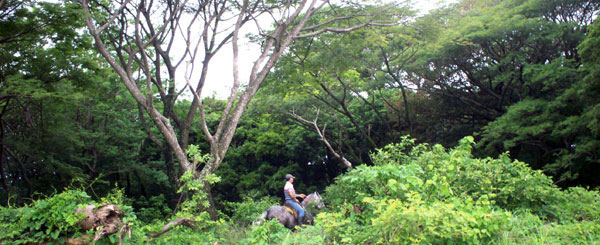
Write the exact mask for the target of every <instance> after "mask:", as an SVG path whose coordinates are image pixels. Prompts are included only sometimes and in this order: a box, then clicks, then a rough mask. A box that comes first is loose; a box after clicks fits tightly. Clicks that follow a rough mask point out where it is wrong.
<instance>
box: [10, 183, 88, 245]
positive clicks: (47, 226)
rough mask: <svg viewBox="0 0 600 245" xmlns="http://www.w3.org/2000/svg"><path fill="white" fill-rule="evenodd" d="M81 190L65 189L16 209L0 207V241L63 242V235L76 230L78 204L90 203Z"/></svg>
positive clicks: (79, 216) (12, 242)
mask: <svg viewBox="0 0 600 245" xmlns="http://www.w3.org/2000/svg"><path fill="white" fill-rule="evenodd" d="M91 201H92V200H91V198H90V196H88V195H87V194H86V193H85V192H82V191H75V190H67V191H64V192H62V193H60V194H56V195H53V196H51V197H49V198H46V199H40V200H37V201H35V202H33V203H32V204H31V205H28V206H24V207H20V208H7V207H0V224H2V232H0V243H3V244H26V243H45V242H49V241H52V242H58V243H64V242H65V241H66V237H67V235H70V234H74V233H76V232H77V231H79V227H78V226H77V225H76V224H77V222H78V221H79V220H80V219H81V218H83V217H84V215H83V214H75V210H76V209H77V207H78V206H85V205H88V204H91V203H92V202H91Z"/></svg>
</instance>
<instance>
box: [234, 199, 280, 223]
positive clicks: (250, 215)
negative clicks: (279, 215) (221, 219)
mask: <svg viewBox="0 0 600 245" xmlns="http://www.w3.org/2000/svg"><path fill="white" fill-rule="evenodd" d="M273 205H279V204H278V198H276V197H271V196H265V197H262V198H261V199H259V200H253V199H251V198H245V199H244V201H243V202H238V203H229V207H230V209H231V211H232V215H231V220H232V221H233V222H234V223H235V224H237V225H241V226H248V225H250V224H252V222H254V221H255V220H257V219H258V218H260V215H261V214H262V212H264V211H265V210H267V208H269V207H270V206H273Z"/></svg>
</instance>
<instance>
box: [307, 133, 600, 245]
mask: <svg viewBox="0 0 600 245" xmlns="http://www.w3.org/2000/svg"><path fill="white" fill-rule="evenodd" d="M474 144H475V142H474V139H473V137H466V138H464V139H462V140H461V141H460V142H459V145H458V146H456V147H455V148H453V149H448V150H446V149H444V148H443V147H442V146H440V145H435V146H428V145H424V144H422V145H416V146H415V145H414V144H413V143H412V142H411V140H409V139H408V138H407V139H405V140H404V141H403V142H402V143H399V144H396V145H390V146H388V147H386V148H385V149H381V150H379V151H378V152H377V153H374V154H373V159H376V161H380V160H381V161H384V162H379V163H377V165H375V166H369V167H367V166H364V165H361V166H358V167H357V168H356V169H354V170H352V171H350V172H348V173H346V174H344V175H342V176H339V177H338V178H336V182H335V183H334V184H333V185H331V186H329V187H328V188H327V192H326V194H327V195H326V201H327V202H328V204H329V205H330V208H331V209H330V210H331V211H328V212H326V213H321V214H319V215H318V217H317V221H318V225H319V224H320V225H322V227H323V229H324V230H325V232H326V233H327V238H328V239H329V241H331V242H341V243H392V244H396V243H426V244H428V243H433V244H443V243H486V242H492V243H494V241H496V242H497V241H499V240H503V239H507V238H506V237H504V236H505V235H506V234H505V232H506V231H510V233H511V234H518V233H519V232H522V231H517V230H518V229H519V228H520V227H529V228H527V229H544V227H545V226H546V225H547V224H552V223H553V222H559V223H560V224H561V225H564V226H565V227H569V228H568V229H577V228H576V227H580V226H588V225H589V224H588V223H586V222H589V221H590V220H596V221H597V220H598V219H600V205H599V204H600V194H599V193H598V192H597V191H588V190H585V189H583V188H572V189H569V190H567V191H561V190H560V189H559V188H557V187H556V186H555V185H553V184H552V180H551V179H550V178H549V177H547V176H545V175H543V174H542V173H541V171H536V170H532V169H531V168H530V167H528V166H527V164H525V163H523V162H519V161H513V160H511V159H510V158H509V157H508V156H507V155H506V154H504V155H501V156H500V157H498V158H485V159H480V158H475V157H473V156H472V155H471V150H472V148H473V145H474ZM397 159H402V162H399V161H398V160H397ZM331 206H333V207H331ZM530 216H534V217H530ZM522 219H526V220H528V222H530V223H528V224H523V223H521V222H520V220H522ZM580 222H581V223H580ZM567 224H568V225H567ZM591 229H596V228H591ZM559 234H561V233H560V232H558V231H552V232H551V234H537V235H538V236H540V235H541V236H542V238H545V237H546V236H552V237H553V236H557V235H559ZM571 235H572V236H573V237H572V238H568V240H569V239H572V240H582V241H590V240H594V237H598V235H600V233H599V232H598V230H588V232H586V233H578V234H577V235H575V233H571ZM344 241H345V242H344Z"/></svg>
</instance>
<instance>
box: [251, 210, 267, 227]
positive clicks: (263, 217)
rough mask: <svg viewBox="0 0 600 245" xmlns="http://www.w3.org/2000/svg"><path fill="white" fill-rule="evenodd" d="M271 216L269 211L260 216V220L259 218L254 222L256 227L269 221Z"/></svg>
mask: <svg viewBox="0 0 600 245" xmlns="http://www.w3.org/2000/svg"><path fill="white" fill-rule="evenodd" d="M268 215H269V209H267V210H265V211H264V212H262V214H261V215H260V218H258V219H257V220H255V221H254V223H253V224H254V225H262V224H264V223H265V220H267V216H268Z"/></svg>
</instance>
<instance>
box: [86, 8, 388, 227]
mask: <svg viewBox="0 0 600 245" xmlns="http://www.w3.org/2000/svg"><path fill="white" fill-rule="evenodd" d="M117 4H118V5H117ZM340 4H341V5H340V6H336V5H333V4H330V3H329V2H328V1H318V0H312V1H308V0H303V1H282V2H279V1H273V2H271V1H255V2H251V1H248V0H245V1H242V2H237V1H225V0H210V1H199V2H197V3H191V2H188V1H166V2H153V1H149V2H148V1H140V2H132V1H120V2H118V3H117V2H111V3H110V4H107V5H103V4H102V3H98V2H92V3H91V4H90V3H88V1H86V0H82V1H81V5H82V7H83V10H84V12H85V14H86V18H85V20H86V23H87V27H88V30H89V32H90V34H91V35H92V36H93V37H94V40H95V44H96V48H97V49H98V51H99V52H100V53H101V54H102V56H103V57H104V59H106V61H107V62H108V63H109V64H110V65H111V67H112V68H113V69H114V70H115V71H116V72H117V74H119V76H120V78H121V80H122V82H123V83H124V84H125V86H126V87H127V89H128V90H129V92H130V93H131V95H132V96H133V97H134V98H135V100H136V101H137V102H138V104H139V105H140V106H141V107H142V108H143V110H144V111H145V112H146V113H148V115H150V118H151V119H152V121H153V123H154V125H155V126H156V127H157V128H158V129H159V131H160V132H161V134H162V136H163V137H164V139H165V141H166V143H167V144H168V146H169V147H170V149H171V150H172V152H173V153H174V155H175V156H176V158H177V160H178V162H179V165H180V167H181V168H182V169H183V170H184V171H194V173H195V174H194V175H195V176H196V178H204V176H206V175H208V174H212V173H214V171H215V170H216V169H217V168H218V167H219V165H220V164H221V162H222V160H223V157H224V156H225V153H226V152H227V149H228V147H229V145H230V143H231V139H232V137H233V135H234V132H235V129H236V127H237V124H238V122H239V120H240V118H241V116H242V114H243V112H244V110H245V109H246V107H247V105H248V103H249V102H250V100H251V99H252V97H253V96H254V94H255V93H256V91H257V90H258V88H259V87H260V85H261V83H262V82H263V81H264V79H265V78H266V76H267V74H268V73H269V71H270V70H271V68H272V67H273V66H274V65H275V63H276V61H277V60H278V59H279V58H280V56H281V55H282V54H283V53H284V52H285V50H286V49H287V47H288V46H289V45H290V44H291V43H292V42H293V41H294V40H296V39H299V38H306V37H311V36H315V35H319V34H321V33H324V32H348V31H351V30H355V29H358V28H360V27H364V26H369V25H374V24H375V22H376V21H378V20H382V19H384V18H382V17H381V13H382V12H378V10H377V9H376V8H373V7H371V6H368V5H360V4H355V3H353V2H351V1H348V2H341V3H340ZM333 13H335V14H333ZM383 13H385V11H384V12H383ZM319 15H324V16H326V17H325V18H324V19H322V20H321V21H320V22H318V23H314V24H312V25H308V24H307V23H308V22H307V21H308V20H309V19H310V18H312V17H314V16H319ZM183 16H187V18H189V19H190V21H189V22H187V21H186V20H184V19H183ZM261 16H270V17H271V18H272V20H273V22H274V23H273V25H274V29H273V30H271V31H268V32H267V31H264V28H263V27H261V25H260V23H259V21H258V18H260V17H261ZM376 16H380V17H376ZM229 18H231V19H232V20H235V21H229V22H227V19H229ZM349 19H358V20H361V21H360V23H359V24H358V25H353V26H350V25H344V23H346V22H345V21H346V20H349ZM385 19H386V20H388V22H387V23H394V22H395V19H394V17H393V16H386V18H385ZM390 20H391V21H390ZM248 23H256V25H257V28H258V30H259V32H260V35H261V36H262V37H264V41H263V42H262V50H261V54H260V56H259V57H258V58H257V59H256V60H255V62H254V66H253V67H252V68H251V72H250V75H249V78H248V85H247V86H246V87H245V89H244V90H243V91H241V87H240V86H241V80H240V77H239V65H238V59H239V51H238V50H239V45H240V44H239V35H240V29H241V28H242V27H243V26H245V25H247V24H248ZM338 24H339V25H340V26H341V27H340V26H335V25H338ZM196 28H197V29H196ZM194 30H201V31H200V33H196V32H195V31H194ZM178 33H181V36H178V35H179V34H178ZM177 38H183V40H185V42H186V45H185V47H184V49H185V52H184V54H182V55H179V57H176V54H174V49H173V45H174V42H175V40H176V39H177ZM228 42H230V43H231V47H232V49H233V60H232V72H233V86H232V89H231V93H230V95H229V98H228V101H227V105H226V107H225V109H224V110H223V113H222V114H221V119H220V121H219V124H218V126H217V128H216V129H215V128H213V129H212V131H211V129H210V128H208V125H207V124H206V119H205V114H204V108H203V106H202V100H201V95H202V89H203V87H204V84H205V83H206V82H207V81H206V74H207V73H208V71H209V64H210V61H211V59H212V58H213V57H214V55H215V54H216V53H217V52H219V51H220V50H221V49H222V48H223V47H224V46H225V45H226V44H227V43H228ZM199 49H201V50H200V52H198V50H199ZM200 56H203V57H200ZM198 60H199V61H201V68H200V70H201V72H200V73H201V74H200V76H199V77H200V78H199V79H198V81H197V82H196V84H195V85H193V84H191V81H190V75H189V74H191V71H189V72H188V70H187V69H188V68H189V69H190V70H192V71H193V70H194V64H195V62H196V61H198ZM181 65H185V68H186V75H185V77H184V78H183V79H181V78H179V77H176V74H177V73H176V70H177V69H178V68H180V67H181ZM163 69H166V78H165V77H163V76H164V73H163ZM183 80H185V81H186V84H187V86H186V87H187V88H189V90H190V92H192V94H193V95H194V100H193V102H192V104H191V106H190V108H189V111H188V113H187V117H186V118H184V119H183V118H178V117H177V116H176V115H174V113H173V110H172V107H173V104H174V103H175V102H176V101H177V97H178V96H179V95H180V94H181V93H182V92H183V91H176V89H175V83H176V82H179V81H183ZM194 86H195V88H194ZM161 109H162V112H161V111H160V110H161ZM198 110H199V112H200V118H201V127H202V129H203V133H204V136H205V137H206V140H207V141H208V142H209V143H210V160H209V161H208V162H207V163H206V164H205V165H204V166H203V167H202V170H201V171H196V168H197V166H194V165H193V164H192V163H191V162H190V161H189V160H188V159H187V156H186V154H185V150H186V149H187V147H188V144H189V142H188V141H189V130H190V126H191V124H192V123H193V120H194V118H195V115H196V113H197V111H198ZM172 122H174V124H172ZM207 191H208V190H207ZM211 215H212V216H213V218H215V217H216V213H215V212H214V211H212V212H211Z"/></svg>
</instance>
